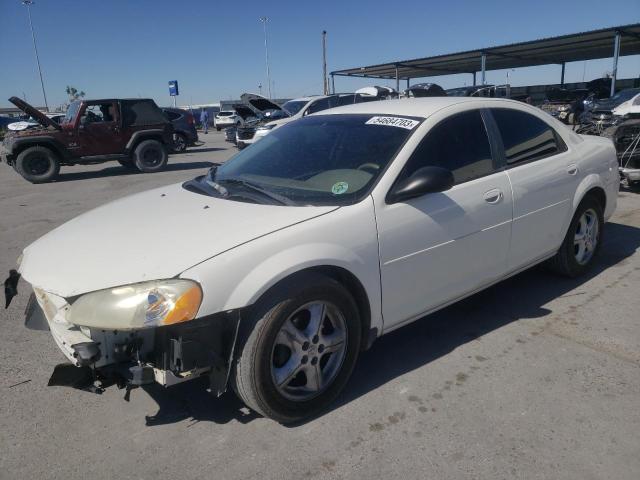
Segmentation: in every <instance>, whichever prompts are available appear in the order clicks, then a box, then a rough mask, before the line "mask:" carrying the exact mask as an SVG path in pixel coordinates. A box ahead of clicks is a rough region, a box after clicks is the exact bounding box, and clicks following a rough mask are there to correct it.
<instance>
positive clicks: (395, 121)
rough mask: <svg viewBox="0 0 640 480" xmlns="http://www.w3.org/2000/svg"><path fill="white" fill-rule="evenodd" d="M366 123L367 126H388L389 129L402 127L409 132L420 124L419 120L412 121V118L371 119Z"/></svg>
mask: <svg viewBox="0 0 640 480" xmlns="http://www.w3.org/2000/svg"><path fill="white" fill-rule="evenodd" d="M365 123H366V125H386V126H389V127H400V128H406V129H407V130H413V129H414V128H415V126H416V125H418V124H419V123H420V122H419V121H417V120H411V119H410V118H400V117H371V118H370V119H369V120H367V121H366V122H365Z"/></svg>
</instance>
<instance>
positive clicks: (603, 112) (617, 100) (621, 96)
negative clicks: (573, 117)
mask: <svg viewBox="0 0 640 480" xmlns="http://www.w3.org/2000/svg"><path fill="white" fill-rule="evenodd" d="M638 94H640V88H627V89H625V90H621V91H619V92H618V93H616V94H615V95H614V96H613V97H611V98H607V99H604V100H599V101H595V102H594V103H593V104H592V105H591V107H590V108H589V109H588V110H587V111H585V112H584V115H582V117H581V123H583V124H587V123H600V124H601V125H602V126H603V127H604V128H606V127H609V126H611V124H612V122H613V117H614V115H613V110H614V109H615V108H617V107H619V106H620V105H622V104H624V103H627V102H629V101H630V100H632V99H633V98H634V97H635V96H636V95H638Z"/></svg>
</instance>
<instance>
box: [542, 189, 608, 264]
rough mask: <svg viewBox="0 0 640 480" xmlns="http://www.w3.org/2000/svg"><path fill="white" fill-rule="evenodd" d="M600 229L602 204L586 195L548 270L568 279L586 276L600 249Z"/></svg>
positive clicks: (602, 221)
mask: <svg viewBox="0 0 640 480" xmlns="http://www.w3.org/2000/svg"><path fill="white" fill-rule="evenodd" d="M603 227H604V216H603V212H602V205H601V204H600V202H598V200H597V199H596V198H595V197H593V196H587V197H586V198H585V199H584V200H582V202H581V203H580V205H579V206H578V208H577V209H576V213H575V214H574V215H573V218H572V219H571V224H570V225H569V230H568V231H567V234H566V236H565V238H564V241H563V242H562V246H561V247H560V249H559V250H558V253H556V255H555V256H554V257H553V258H551V259H550V260H549V265H550V266H551V268H552V269H553V270H555V271H556V272H557V273H560V274H561V275H565V276H567V277H577V276H579V275H582V274H583V273H585V272H586V271H587V270H588V269H589V268H590V267H591V265H592V263H593V260H594V258H595V257H596V255H597V253H598V251H599V250H600V244H601V243H602V230H603Z"/></svg>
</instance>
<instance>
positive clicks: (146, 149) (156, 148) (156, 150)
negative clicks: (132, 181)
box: [133, 140, 167, 173]
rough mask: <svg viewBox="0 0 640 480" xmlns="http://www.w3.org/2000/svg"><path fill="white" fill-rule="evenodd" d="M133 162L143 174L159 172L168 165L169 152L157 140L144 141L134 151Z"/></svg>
mask: <svg viewBox="0 0 640 480" xmlns="http://www.w3.org/2000/svg"><path fill="white" fill-rule="evenodd" d="M133 161H134V163H135V165H136V167H137V168H138V170H140V171H141V172H144V173H153V172H159V171H160V170H162V169H164V167H165V166H166V165H167V151H166V150H165V148H164V145H163V144H162V143H160V142H159V141H157V140H144V141H142V142H140V143H139V144H138V146H137V147H136V149H135V150H134V152H133Z"/></svg>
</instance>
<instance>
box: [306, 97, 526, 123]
mask: <svg viewBox="0 0 640 480" xmlns="http://www.w3.org/2000/svg"><path fill="white" fill-rule="evenodd" d="M474 102H492V103H496V104H497V105H496V106H499V105H502V106H513V105H514V104H515V105H522V102H518V101H516V100H508V99H502V98H484V97H423V98H400V99H394V100H379V101H375V102H364V103H355V104H352V105H345V106H344V107H337V108H332V109H330V110H326V111H325V110H323V111H321V112H318V113H317V114H326V115H336V114H341V113H364V114H376V113H377V114H385V115H406V116H410V117H423V118H426V117H428V116H430V115H432V114H433V113H435V112H437V111H438V110H441V109H443V108H446V107H450V106H452V105H458V104H461V103H474Z"/></svg>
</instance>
